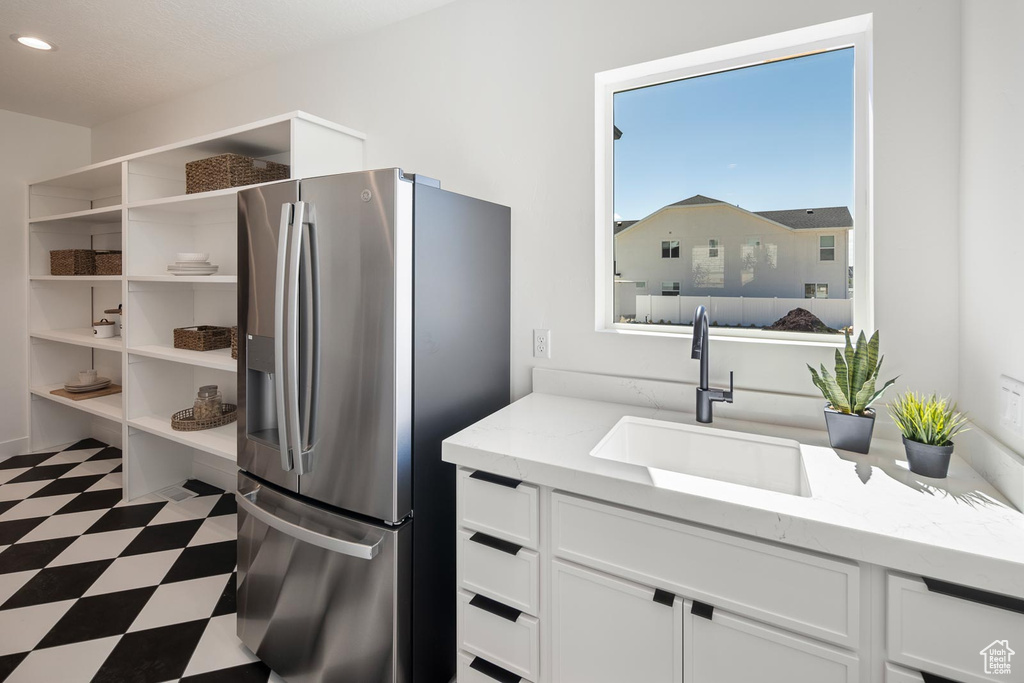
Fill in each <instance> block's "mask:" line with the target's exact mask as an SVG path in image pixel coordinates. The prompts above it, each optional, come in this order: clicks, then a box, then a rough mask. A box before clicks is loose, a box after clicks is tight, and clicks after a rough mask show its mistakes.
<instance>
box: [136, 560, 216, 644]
mask: <svg viewBox="0 0 1024 683" xmlns="http://www.w3.org/2000/svg"><path fill="white" fill-rule="evenodd" d="M230 578H231V576H230V575H229V574H221V575H220V576H209V577H206V578H203V579H193V580H191V581H178V582H176V583H168V584H165V585H163V586H160V587H159V588H157V589H156V592H155V593H154V594H153V597H151V598H150V599H149V602H147V603H146V606H145V607H143V608H142V611H141V612H140V613H139V616H138V617H136V619H135V622H134V623H132V625H131V628H129V629H128V632H129V633H132V632H133V631H143V630H145V629H148V628H156V627H158V626H166V625H168V624H179V623H181V622H184V621H194V620H196V619H206V618H208V617H209V616H210V615H211V614H213V608H214V607H215V606H216V605H217V600H218V599H219V598H220V595H221V593H223V592H224V586H225V585H227V582H228V579H230ZM232 633H233V632H232Z"/></svg>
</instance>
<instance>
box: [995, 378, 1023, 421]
mask: <svg viewBox="0 0 1024 683" xmlns="http://www.w3.org/2000/svg"><path fill="white" fill-rule="evenodd" d="M999 424H1001V425H1002V426H1003V427H1005V428H1006V429H1008V430H1010V431H1011V432H1013V433H1014V434H1017V435H1019V436H1024V382H1021V381H1020V380H1016V379H1013V378H1012V377H1007V376H1006V375H1003V376H1002V377H1000V378H999Z"/></svg>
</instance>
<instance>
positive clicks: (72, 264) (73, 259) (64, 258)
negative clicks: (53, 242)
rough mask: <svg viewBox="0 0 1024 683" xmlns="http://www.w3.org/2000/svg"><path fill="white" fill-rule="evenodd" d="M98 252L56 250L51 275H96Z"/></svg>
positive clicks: (51, 262) (52, 252) (52, 255)
mask: <svg viewBox="0 0 1024 683" xmlns="http://www.w3.org/2000/svg"><path fill="white" fill-rule="evenodd" d="M95 274H96V252H95V251H93V250H92V249H54V250H53V251H51V252H50V275H95Z"/></svg>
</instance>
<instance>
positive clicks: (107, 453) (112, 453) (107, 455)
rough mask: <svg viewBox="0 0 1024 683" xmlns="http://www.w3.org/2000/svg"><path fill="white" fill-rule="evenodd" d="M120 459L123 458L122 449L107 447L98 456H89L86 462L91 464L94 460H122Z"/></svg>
mask: <svg viewBox="0 0 1024 683" xmlns="http://www.w3.org/2000/svg"><path fill="white" fill-rule="evenodd" d="M101 445H102V444H101ZM120 457H121V449H120V448H115V447H113V446H107V447H106V448H104V449H103V450H102V451H100V452H99V453H97V454H96V455H91V456H89V459H88V460H86V462H91V461H93V460H112V459H114V458H120Z"/></svg>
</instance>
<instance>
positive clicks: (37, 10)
mask: <svg viewBox="0 0 1024 683" xmlns="http://www.w3.org/2000/svg"><path fill="white" fill-rule="evenodd" d="M451 1H452V0H88V1H87V2H86V1H71V0H2V2H0V33H2V34H3V35H2V36H0V109H8V110H11V111H16V112H20V113H23V114H31V115H33V116H41V117H44V118H48V119H54V120H57V121H65V122H68V123H75V124H79V125H83V126H93V125H95V124H97V123H101V122H104V121H109V120H111V119H114V118H117V117H119V116H121V115H124V114H127V113H129V112H132V111H135V110H137V109H141V108H143V107H146V106H149V105H152V104H156V103H157V102H161V101H163V100H167V99H170V98H172V97H175V96H176V95H179V94H182V93H185V92H188V91H190V90H193V89H196V88H200V87H203V86H206V85H210V84H212V83H216V82H217V81H219V80H222V79H224V78H227V77H229V76H232V75H234V74H237V73H243V72H245V71H248V70H250V69H253V68H256V67H258V66H260V65H262V64H266V63H269V62H273V61H275V60H277V59H280V58H281V57H283V56H285V55H288V54H291V53H293V52H299V51H302V50H305V49H310V48H313V47H318V46H322V45H326V44H328V43H330V42H332V41H340V40H344V39H346V38H348V37H351V36H353V35H356V34H360V33H366V32H369V31H372V30H374V29H377V28H380V27H382V26H385V25H387V24H391V23H394V22H397V21H400V20H402V19H405V18H408V17H411V16H413V15H416V14H420V13H421V12H425V11H427V10H430V9H433V8H435V7H439V6H441V5H444V4H447V3H448V2H451ZM12 33H18V34H22V35H33V36H38V37H40V38H43V39H44V40H47V41H49V42H51V43H53V44H55V45H56V46H57V48H58V49H57V50H56V51H54V52H40V51H38V50H31V49H28V48H25V47H22V46H20V45H18V44H17V43H15V42H14V41H12V40H9V39H8V38H7V36H9V35H11V34H12Z"/></svg>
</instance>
